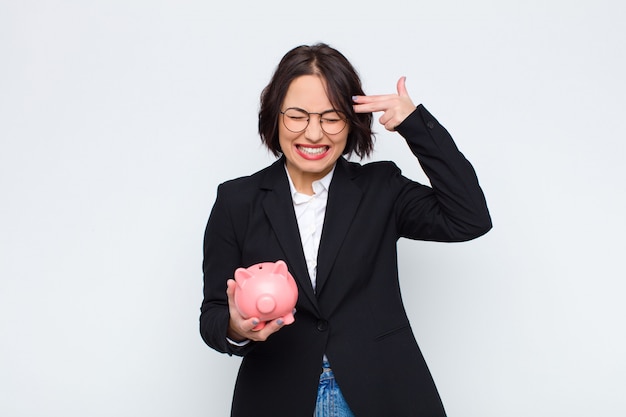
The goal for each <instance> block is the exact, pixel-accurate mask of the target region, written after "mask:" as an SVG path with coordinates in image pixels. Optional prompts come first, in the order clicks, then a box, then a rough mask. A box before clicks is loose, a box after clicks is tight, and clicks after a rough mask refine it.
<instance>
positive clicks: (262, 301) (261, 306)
mask: <svg viewBox="0 0 626 417" xmlns="http://www.w3.org/2000/svg"><path fill="white" fill-rule="evenodd" d="M256 308H257V310H259V311H260V312H261V313H263V314H269V313H271V312H272V311H274V309H275V308H276V300H275V299H274V297H272V296H271V295H269V294H263V295H261V296H260V297H259V298H257V300H256Z"/></svg>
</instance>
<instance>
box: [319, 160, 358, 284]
mask: <svg viewBox="0 0 626 417" xmlns="http://www.w3.org/2000/svg"><path fill="white" fill-rule="evenodd" d="M352 177H353V173H352V170H351V169H350V165H349V163H348V161H346V160H345V159H344V158H339V160H338V161H337V165H336V167H335V172H334V174H333V179H332V182H331V183H330V189H329V192H328V203H327V205H326V215H325V217H324V228H323V230H322V237H321V240H320V247H319V250H318V255H317V285H316V292H317V294H318V295H319V294H320V293H321V292H322V288H323V287H324V284H325V283H326V281H327V280H328V276H329V274H330V271H331V269H332V266H333V264H334V262H335V258H336V257H337V253H338V252H339V248H340V247H341V245H342V243H343V240H344V238H345V236H346V234H347V233H348V230H349V229H350V225H351V224H352V219H353V218H354V214H355V213H356V210H357V208H358V207H359V203H360V202H361V198H362V194H363V192H362V191H361V189H360V188H359V187H358V186H356V185H355V184H354V183H353V182H352Z"/></svg>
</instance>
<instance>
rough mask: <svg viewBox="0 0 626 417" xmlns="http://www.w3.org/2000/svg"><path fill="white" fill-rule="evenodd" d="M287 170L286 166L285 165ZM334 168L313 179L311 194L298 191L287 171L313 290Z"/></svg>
mask: <svg viewBox="0 0 626 417" xmlns="http://www.w3.org/2000/svg"><path fill="white" fill-rule="evenodd" d="M285 171H287V167H285ZM334 172H335V168H334V167H333V169H332V170H331V171H330V172H329V173H328V174H326V176H325V177H324V178H322V179H320V180H318V181H313V193H314V194H313V195H306V194H302V193H299V192H298V191H297V190H296V187H295V186H294V185H293V181H291V177H290V176H289V172H287V177H288V178H289V188H290V189H291V199H292V200H293V208H294V211H295V213H296V220H297V221H298V229H299V230H300V239H301V241H302V249H303V251H304V257H305V259H306V266H307V269H308V271H309V277H310V278H311V284H312V285H313V290H315V285H316V277H317V252H318V249H319V246H320V238H321V237H322V227H323V226H324V216H325V214H326V203H327V202H328V188H329V187H330V182H331V180H332V178H333V173H334Z"/></svg>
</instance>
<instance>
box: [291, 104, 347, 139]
mask: <svg viewBox="0 0 626 417" xmlns="http://www.w3.org/2000/svg"><path fill="white" fill-rule="evenodd" d="M289 110H297V111H299V112H301V113H303V114H306V115H307V120H306V125H305V126H304V128H303V129H302V130H291V129H289V127H287V123H285V113H287V112H288V111H289ZM327 113H337V115H339V116H340V119H341V120H343V123H344V124H343V127H342V128H341V130H339V131H338V132H334V133H329V132H327V131H326V129H324V123H323V122H322V118H323V116H324V115H325V114H327ZM280 114H281V115H282V116H283V117H282V119H283V126H285V129H287V130H288V131H290V132H291V133H301V132H304V131H305V130H306V129H307V128H308V127H309V123H311V115H312V114H316V115H318V116H319V120H320V128H321V129H322V130H323V131H324V133H326V134H327V135H338V134H339V133H341V132H343V131H344V130H345V128H346V126H348V118H347V117H346V116H345V114H344V113H343V112H341V111H339V110H334V109H333V110H325V111H323V112H319V113H314V112H308V111H306V110H304V109H301V108H300V107H287V108H286V109H285V110H280ZM341 116H343V117H341Z"/></svg>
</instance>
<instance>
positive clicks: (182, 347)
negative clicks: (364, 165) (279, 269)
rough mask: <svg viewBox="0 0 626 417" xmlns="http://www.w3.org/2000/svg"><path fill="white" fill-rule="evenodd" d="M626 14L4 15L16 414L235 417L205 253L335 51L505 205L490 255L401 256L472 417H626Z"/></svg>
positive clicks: (526, 6)
mask: <svg viewBox="0 0 626 417" xmlns="http://www.w3.org/2000/svg"><path fill="white" fill-rule="evenodd" d="M625 4H626V3H624V2H622V1H619V0H613V1H611V0H593V1H592V0H580V1H579V0H569V1H565V0H562V1H556V0H553V1H550V0H541V1H539V0H530V1H525V2H520V1H496V0H476V1H472V2H465V1H460V0H459V1H438V2H433V1H429V2H424V1H404V2H403V1H398V0H390V1H385V2H364V1H350V2H343V3H342V2H324V1H320V2H309V3H307V2H304V3H303V2H295V3H294V2H293V1H292V2H287V1H273V2H272V1H262V2H249V4H248V3H245V2H244V3H241V2H217V3H216V2H210V1H199V0H177V1H173V0H161V1H147V0H145V1H141V0H119V1H105V0H93V1H79V0H75V1H70V0H66V1H62V0H51V1H34V0H21V1H9V0H0V415H2V416H7V417H18V416H63V417H74V416H76V417H78V416H81V417H82V416H90V417H99V416H116V417H117V416H154V417H161V416H163V417H164V416H185V417H195V416H198V417H200V416H225V415H227V414H228V410H229V405H230V396H231V392H232V386H233V382H234V379H235V373H236V369H237V367H238V363H239V360H238V359H236V358H229V357H228V356H225V355H220V354H218V353H216V352H214V351H212V350H210V349H209V348H208V347H206V346H205V345H204V343H203V342H202V340H201V338H200V336H199V333H198V330H197V328H198V315H199V306H200V302H201V288H202V282H201V279H202V276H201V268H200V267H201V261H202V253H201V249H202V235H203V229H204V225H205V222H206V220H207V217H208V213H209V210H210V208H211V206H212V204H213V200H214V198H215V189H216V186H217V185H218V184H219V183H220V182H222V181H224V180H226V179H230V178H233V177H236V176H241V175H245V174H249V173H252V172H254V171H256V170H257V169H259V168H261V167H263V166H265V165H267V164H268V163H269V162H271V161H272V160H273V158H271V157H270V156H269V155H268V154H267V152H266V151H265V150H264V149H263V148H261V146H260V144H259V140H258V136H257V133H256V112H257V109H258V97H259V93H260V91H261V89H262V88H263V87H264V86H265V84H266V83H267V82H268V80H269V77H270V75H271V73H272V71H273V70H274V68H275V65H276V64H277V62H278V60H279V59H280V57H282V55H283V54H284V53H285V52H286V51H287V50H288V49H290V48H292V47H294V46H296V45H298V44H301V43H313V42H316V41H325V42H328V43H330V44H331V45H333V46H335V47H337V48H339V49H340V50H341V51H342V52H344V53H345V54H346V55H347V56H348V58H349V59H351V60H352V62H353V63H354V64H355V66H356V67H357V68H358V69H359V71H360V73H361V75H362V78H363V81H364V84H365V89H366V91H367V92H368V93H370V94H379V93H388V92H393V91H394V89H395V82H396V80H397V78H398V77H399V76H401V75H406V76H407V77H408V81H407V86H408V89H409V92H410V93H411V95H412V97H413V99H414V101H415V102H416V103H418V102H422V103H424V104H425V105H426V106H427V107H428V108H429V110H431V111H432V112H433V113H434V114H435V115H436V116H437V117H438V119H439V120H440V121H441V122H442V123H443V124H444V125H445V126H446V127H447V128H448V130H450V132H451V133H452V134H453V136H454V137H455V138H456V140H457V144H458V145H459V147H460V148H461V150H462V151H463V152H464V153H465V154H466V156H468V158H469V159H470V160H471V161H472V162H473V164H474V165H475V168H476V170H477V172H478V174H479V178H480V180H481V184H482V185H483V188H484V190H485V192H486V195H487V199H488V202H489V206H490V209H491V211H492V215H493V220H494V226H495V227H494V229H493V231H491V232H490V233H489V234H488V235H486V236H484V237H483V238H480V239H478V240H475V241H472V242H469V243H463V244H453V245H450V244H437V243H424V242H407V241H402V242H401V243H400V252H401V257H402V258H401V259H402V261H401V273H402V276H403V286H404V297H405V301H406V306H407V309H408V310H409V313H410V316H411V320H412V323H413V326H414V330H415V333H416V335H417V337H418V341H419V342H420V345H421V347H422V349H423V351H424V354H425V356H426V359H427V361H428V362H429V364H430V367H431V370H432V372H433V374H434V377H435V379H436V382H437V384H438V387H439V389H440V392H441V395H442V397H443V399H444V402H445V405H446V408H447V410H448V412H449V415H450V416H451V417H452V416H455V417H503V416H507V417H531V416H532V417H540V416H546V417H548V416H550V417H553V416H564V417H565V416H567V417H577V416H580V417H583V416H584V417H588V416H619V415H626V397H625V395H624V394H625V393H626V359H625V356H626V355H625V353H626V332H625V331H624V327H625V323H624V322H625V318H626V305H625V303H624V298H625V297H624V295H625V293H626V284H625V282H624V279H625V278H626V273H625V268H624V258H623V255H624V252H625V251H624V249H625V245H624V240H623V239H624V236H625V235H626V224H625V221H624V213H626V198H625V191H624V179H626V169H625V168H624V157H625V156H626V155H625V148H624V142H625V139H626V134H625V133H624V128H625V126H624V125H625V122H624V120H626V116H625V115H626V98H625V97H626V81H625V80H626V77H625V76H624V74H626V62H625V58H626V57H625V54H626V53H625V51H626V25H625V24H624V22H625V21H626V6H625ZM377 130H378V131H379V132H380V135H379V137H378V141H377V152H376V154H375V156H374V158H373V159H392V160H395V161H396V162H397V163H398V164H399V165H400V166H401V167H402V168H403V170H404V172H405V173H406V175H408V176H412V177H414V178H416V179H418V180H423V179H424V177H423V174H422V173H421V171H420V170H419V169H418V168H417V166H416V164H415V162H414V161H413V159H412V157H411V156H410V155H409V154H408V152H407V149H406V147H405V145H404V144H403V142H402V141H401V140H400V139H399V137H396V136H395V135H393V134H390V133H386V132H384V129H382V127H379V128H378V129H377ZM277 395H278V394H277ZM382 417H386V416H382Z"/></svg>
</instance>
